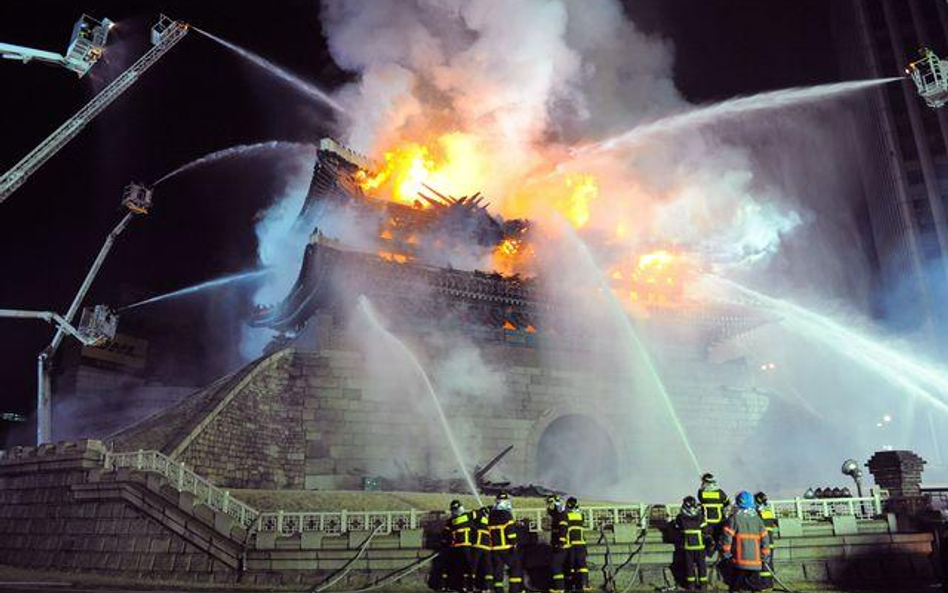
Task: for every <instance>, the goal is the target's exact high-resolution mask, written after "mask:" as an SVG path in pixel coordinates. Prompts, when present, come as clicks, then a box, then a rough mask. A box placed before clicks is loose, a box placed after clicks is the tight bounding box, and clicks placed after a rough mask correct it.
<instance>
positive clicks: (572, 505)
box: [566, 496, 579, 511]
mask: <svg viewBox="0 0 948 593" xmlns="http://www.w3.org/2000/svg"><path fill="white" fill-rule="evenodd" d="M578 507H579V501H578V500H576V497H575V496H570V497H569V498H567V499H566V508H567V509H569V510H571V511H572V510H575V509H577V508H578Z"/></svg>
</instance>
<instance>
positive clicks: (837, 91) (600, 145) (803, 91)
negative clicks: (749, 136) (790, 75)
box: [573, 77, 902, 157]
mask: <svg viewBox="0 0 948 593" xmlns="http://www.w3.org/2000/svg"><path fill="white" fill-rule="evenodd" d="M896 80H902V79H901V78H899V77H895V78H879V79H875V80H857V81H851V82H838V83H833V84H823V85H818V86H811V87H801V88H791V89H783V90H779V91H768V92H765V93H759V94H756V95H751V96H749V97H736V98H733V99H727V100H725V101H721V102H719V103H713V104H711V105H706V106H703V107H698V108H696V109H692V110H691V111H686V112H684V113H677V114H674V115H668V116H666V117H662V118H660V119H657V120H655V121H653V122H650V123H645V124H642V125H639V126H636V127H634V128H632V129H631V130H629V131H627V132H625V133H622V134H619V135H617V136H613V137H611V138H607V139H605V140H601V141H599V142H596V143H594V144H589V145H586V146H583V147H580V148H578V149H576V150H575V151H574V153H573V154H574V157H582V156H591V155H594V154H597V153H600V152H602V151H605V150H613V149H617V148H633V147H635V146H636V145H637V144H638V143H640V142H643V141H645V140H648V139H649V138H652V137H654V136H658V135H661V134H671V133H675V132H682V131H686V130H689V129H693V128H696V127H699V126H704V125H708V124H714V123H719V122H722V121H726V120H729V119H734V118H738V117H741V116H743V115H748V114H751V113H755V112H760V111H768V110H772V109H780V108H784V107H792V106H795V105H802V104H805V103H811V102H814V101H819V100H822V99H828V98H831V97H836V96H839V95H842V94H845V93H851V92H855V91H859V90H863V89H867V88H871V87H874V86H878V85H882V84H887V83H890V82H894V81H896Z"/></svg>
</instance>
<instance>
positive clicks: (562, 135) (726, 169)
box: [323, 0, 801, 265]
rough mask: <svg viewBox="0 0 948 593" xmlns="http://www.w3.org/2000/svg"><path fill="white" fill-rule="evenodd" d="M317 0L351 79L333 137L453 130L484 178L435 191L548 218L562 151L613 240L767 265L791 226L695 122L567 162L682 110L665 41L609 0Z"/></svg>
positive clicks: (736, 156)
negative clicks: (592, 194) (599, 142)
mask: <svg viewBox="0 0 948 593" xmlns="http://www.w3.org/2000/svg"><path fill="white" fill-rule="evenodd" d="M323 6H324V11H323V17H324V19H323V20H324V27H325V30H326V34H327V38H328V40H329V46H330V49H331V51H332V54H333V56H334V58H335V59H336V61H337V62H338V63H339V64H340V65H341V66H343V67H344V68H347V69H350V70H353V71H355V72H357V73H358V74H359V79H358V81H357V82H355V83H353V84H351V85H349V86H347V87H345V88H344V89H342V90H341V91H340V92H339V100H340V101H341V102H343V103H345V104H346V105H348V106H349V111H350V113H351V120H350V121H349V123H348V125H347V126H346V127H345V135H346V139H347V141H348V142H349V143H350V144H351V145H353V147H354V148H356V149H357V150H360V151H363V152H366V153H368V154H374V155H380V154H381V153H382V152H384V151H385V150H387V149H389V148H391V147H392V146H394V145H397V144H399V143H400V142H405V141H412V142H419V143H423V144H428V145H430V146H432V147H433V150H438V148H439V139H440V138H441V137H442V136H443V135H445V134H455V135H458V134H459V135H463V136H464V137H465V138H467V139H468V141H469V143H470V144H471V145H472V147H473V151H472V152H476V155H477V156H476V159H475V157H470V158H469V159H468V160H471V161H473V160H476V161H477V162H478V165H479V166H480V167H481V168H483V169H484V170H485V172H486V174H484V175H482V176H480V178H479V179H477V180H476V183H477V185H467V184H462V186H461V187H448V188H443V189H444V190H445V191H448V192H451V193H454V194H455V195H460V194H463V193H471V192H473V191H484V192H485V194H486V195H487V196H488V198H489V199H490V200H491V203H492V205H493V209H494V211H496V212H498V213H500V214H501V215H505V216H525V217H528V218H531V219H534V220H540V221H543V220H549V217H550V213H551V212H552V211H555V210H558V209H560V208H558V207H557V206H558V202H559V203H560V204H561V203H562V202H563V200H562V199H558V198H557V194H559V193H562V192H563V189H562V186H563V183H562V181H563V179H562V176H561V175H558V174H556V173H555V172H553V173H551V167H552V166H553V165H555V164H556V163H557V162H562V161H563V160H564V159H566V160H567V161H568V166H567V167H566V169H567V170H569V171H574V172H576V173H582V174H592V175H594V176H595V178H596V180H597V182H598V184H599V191H598V195H597V197H596V198H595V200H593V201H592V203H591V204H590V216H589V221H588V224H587V226H586V228H585V229H584V230H585V231H586V232H587V233H604V234H607V235H610V236H611V235H614V234H616V231H617V228H616V227H617V222H619V223H621V224H622V226H623V228H622V229H621V233H622V235H623V236H624V237H625V240H624V242H625V243H638V242H641V241H643V240H648V241H652V242H655V241H664V242H671V243H675V244H689V245H693V246H694V247H695V248H702V249H705V250H707V251H709V252H710V253H712V254H713V255H714V256H715V257H721V258H724V259H725V260H726V261H727V262H728V263H729V264H735V265H738V264H739V265H744V264H751V263H758V262H761V261H766V260H767V259H768V258H769V256H770V255H772V254H773V253H774V252H776V251H777V249H778V247H779V245H780V242H781V239H782V237H783V236H784V235H785V234H787V233H789V232H791V231H792V230H793V229H794V228H795V227H796V226H797V225H798V224H799V223H800V221H801V214H800V213H799V212H798V211H797V210H798V209H799V206H798V205H794V206H789V205H788V204H789V203H792V202H790V201H788V200H785V199H783V198H784V196H782V195H780V193H781V192H780V191H779V189H778V188H777V187H775V186H774V185H773V184H771V183H769V182H768V181H767V180H766V179H762V178H761V177H760V176H759V175H757V174H756V171H755V170H754V168H753V166H752V163H751V160H750V157H749V155H748V154H747V151H746V150H744V149H742V148H740V147H738V146H735V145H729V144H725V143H723V142H721V141H719V140H717V139H716V138H714V137H713V136H708V135H703V134H695V133H693V132H694V131H693V130H688V133H687V135H685V136H682V135H673V136H672V137H662V138H660V139H656V140H654V141H650V142H646V143H645V144H644V145H643V146H640V147H639V148H638V149H636V150H633V151H615V152H611V153H608V154H604V155H598V156H597V157H596V158H593V159H579V160H578V161H576V160H570V159H569V158H568V157H567V153H568V152H569V150H570V146H573V145H575V144H576V143H581V142H584V141H587V140H592V139H597V138H602V137H604V136H608V135H611V134H616V133H619V132H622V131H625V130H627V129H630V128H632V127H634V126H635V125H637V124H639V123H642V122H645V121H651V120H654V119H656V118H657V117H659V116H661V115H665V114H668V113H675V112H680V111H682V110H683V109H685V108H686V107H687V103H686V102H685V101H684V99H683V98H682V97H681V96H680V95H679V93H678V92H677V91H676V89H675V86H674V82H673V79H672V64H673V60H672V48H671V46H670V44H669V43H668V42H666V41H664V40H662V39H657V38H654V37H650V36H647V35H645V34H643V33H642V32H641V31H639V30H638V29H637V28H636V27H635V25H634V24H633V23H632V22H631V21H629V20H628V19H627V18H626V17H625V15H624V13H623V9H622V8H621V6H620V5H619V4H618V3H617V2H615V1H614V0H594V1H590V2H583V3H582V4H581V5H580V4H577V3H570V2H547V1H545V0H525V1H520V2H512V3H511V2H500V1H495V0H482V1H474V2H464V1H461V0H445V1H427V0H418V1H415V2H400V1H389V0H384V1H373V2H342V1H334V0H329V1H327V2H324V4H323ZM443 156H445V157H446V158H450V155H443ZM775 197H776V198H780V199H779V200H777V201H775V200H774V199H773V198H775Z"/></svg>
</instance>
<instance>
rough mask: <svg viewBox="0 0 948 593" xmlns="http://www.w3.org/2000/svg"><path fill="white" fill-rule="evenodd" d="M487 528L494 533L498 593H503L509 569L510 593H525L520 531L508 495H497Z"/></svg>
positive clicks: (493, 561)
mask: <svg viewBox="0 0 948 593" xmlns="http://www.w3.org/2000/svg"><path fill="white" fill-rule="evenodd" d="M487 524H488V528H489V529H490V545H491V553H490V559H491V564H492V565H493V569H494V571H493V572H494V575H493V576H494V591H495V592H497V593H503V590H504V568H505V567H506V568H507V582H508V584H509V587H508V589H507V590H508V593H520V592H521V591H522V590H523V566H522V564H521V562H520V552H519V550H517V544H518V543H519V540H520V528H519V527H518V525H517V523H516V521H514V516H513V503H512V502H511V500H510V495H508V494H507V493H506V492H501V493H500V494H498V495H497V500H496V501H495V502H494V508H492V509H491V510H490V515H489V517H488V521H487Z"/></svg>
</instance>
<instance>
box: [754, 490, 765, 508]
mask: <svg viewBox="0 0 948 593" xmlns="http://www.w3.org/2000/svg"><path fill="white" fill-rule="evenodd" d="M754 502H755V503H757V506H759V507H765V506H767V502H768V500H767V495H766V494H764V493H763V492H758V493H757V494H755V495H754Z"/></svg>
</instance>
